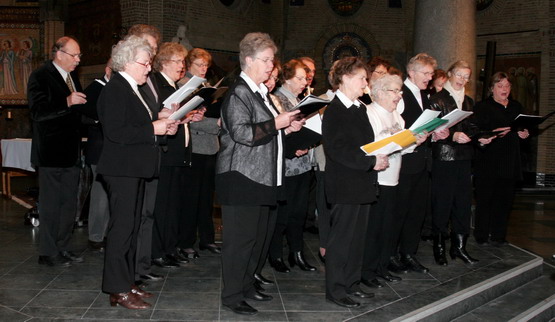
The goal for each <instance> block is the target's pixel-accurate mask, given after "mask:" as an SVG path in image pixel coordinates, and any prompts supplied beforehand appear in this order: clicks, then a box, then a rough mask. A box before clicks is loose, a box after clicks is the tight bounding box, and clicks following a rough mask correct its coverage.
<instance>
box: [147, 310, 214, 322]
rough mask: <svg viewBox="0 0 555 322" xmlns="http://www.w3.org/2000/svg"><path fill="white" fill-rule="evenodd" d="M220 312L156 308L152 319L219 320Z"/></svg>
mask: <svg viewBox="0 0 555 322" xmlns="http://www.w3.org/2000/svg"><path fill="white" fill-rule="evenodd" d="M219 317H220V312H219V311H218V310H215V311H195V310H154V312H153V313H152V317H151V320H162V321H217V320H218V319H219Z"/></svg>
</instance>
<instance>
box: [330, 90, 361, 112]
mask: <svg viewBox="0 0 555 322" xmlns="http://www.w3.org/2000/svg"><path fill="white" fill-rule="evenodd" d="M335 96H337V98H339V100H340V101H341V103H343V105H345V106H346V107H347V108H350V107H351V106H352V105H353V104H354V105H356V106H357V107H360V102H359V101H358V100H355V101H354V102H353V101H351V99H350V98H348V97H347V96H346V95H345V94H343V92H341V91H340V90H337V91H336V92H335Z"/></svg>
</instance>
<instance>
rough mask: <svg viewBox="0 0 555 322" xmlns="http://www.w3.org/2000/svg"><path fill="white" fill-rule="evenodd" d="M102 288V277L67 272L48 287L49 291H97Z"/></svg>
mask: <svg viewBox="0 0 555 322" xmlns="http://www.w3.org/2000/svg"><path fill="white" fill-rule="evenodd" d="M101 287H102V275H100V274H95V275H84V274H75V273H74V272H73V271H68V272H64V273H62V274H60V275H59V276H57V277H56V278H54V280H53V281H52V283H50V284H49V285H48V289H50V290H83V291H85V290H89V291H98V290H99V289H101Z"/></svg>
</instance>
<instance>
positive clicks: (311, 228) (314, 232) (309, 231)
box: [304, 226, 320, 235]
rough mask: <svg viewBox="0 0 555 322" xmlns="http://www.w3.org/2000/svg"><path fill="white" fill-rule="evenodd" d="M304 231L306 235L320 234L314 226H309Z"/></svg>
mask: <svg viewBox="0 0 555 322" xmlns="http://www.w3.org/2000/svg"><path fill="white" fill-rule="evenodd" d="M304 231H306V232H307V233H311V234H314V235H318V234H319V233H320V230H319V229H318V227H316V226H310V227H308V228H305V229H304Z"/></svg>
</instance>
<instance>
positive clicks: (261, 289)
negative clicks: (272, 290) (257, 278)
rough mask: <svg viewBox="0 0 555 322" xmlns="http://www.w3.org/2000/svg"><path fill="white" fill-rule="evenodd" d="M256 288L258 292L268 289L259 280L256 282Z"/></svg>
mask: <svg viewBox="0 0 555 322" xmlns="http://www.w3.org/2000/svg"><path fill="white" fill-rule="evenodd" d="M254 289H255V290H256V291H257V292H264V291H266V290H265V289H264V288H263V287H262V285H260V283H259V282H254Z"/></svg>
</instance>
